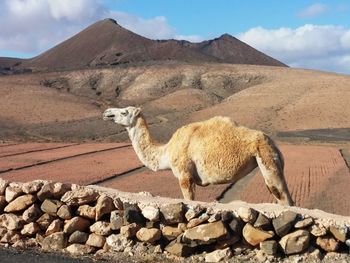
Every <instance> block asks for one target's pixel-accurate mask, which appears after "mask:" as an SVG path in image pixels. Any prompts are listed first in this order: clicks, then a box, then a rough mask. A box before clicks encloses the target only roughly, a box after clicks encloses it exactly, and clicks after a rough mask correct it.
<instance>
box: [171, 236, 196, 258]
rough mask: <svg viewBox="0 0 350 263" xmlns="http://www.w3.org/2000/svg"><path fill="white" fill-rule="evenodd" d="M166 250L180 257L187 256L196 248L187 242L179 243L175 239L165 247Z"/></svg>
mask: <svg viewBox="0 0 350 263" xmlns="http://www.w3.org/2000/svg"><path fill="white" fill-rule="evenodd" d="M165 251H167V252H169V253H170V254H173V255H176V256H178V257H187V256H189V255H191V254H192V253H193V251H194V249H193V248H192V247H189V246H188V245H186V244H182V243H177V242H176V240H174V241H172V242H170V243H169V244H168V245H167V246H166V247H165Z"/></svg>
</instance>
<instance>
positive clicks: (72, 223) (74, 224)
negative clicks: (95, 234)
mask: <svg viewBox="0 0 350 263" xmlns="http://www.w3.org/2000/svg"><path fill="white" fill-rule="evenodd" d="M89 226H90V222H89V220H87V219H85V218H82V217H80V216H76V217H73V218H72V219H69V220H67V221H66V222H65V224H64V228H63V232H64V233H67V234H71V233H73V232H74V231H77V230H79V231H84V230H86V229H88V227H89Z"/></svg>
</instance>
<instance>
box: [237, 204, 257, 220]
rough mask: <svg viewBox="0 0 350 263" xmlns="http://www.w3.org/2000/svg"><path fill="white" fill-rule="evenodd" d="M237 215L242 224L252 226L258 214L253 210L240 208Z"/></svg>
mask: <svg viewBox="0 0 350 263" xmlns="http://www.w3.org/2000/svg"><path fill="white" fill-rule="evenodd" d="M237 214H238V216H239V217H240V218H241V219H242V220H243V221H244V222H246V223H250V224H254V222H255V220H256V219H257V217H258V214H259V212H258V211H256V210H255V209H253V208H249V207H240V208H239V209H238V211H237Z"/></svg>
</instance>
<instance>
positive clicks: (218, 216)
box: [208, 213, 221, 223]
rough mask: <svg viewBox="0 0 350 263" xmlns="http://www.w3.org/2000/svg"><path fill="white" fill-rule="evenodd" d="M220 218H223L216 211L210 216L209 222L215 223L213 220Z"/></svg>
mask: <svg viewBox="0 0 350 263" xmlns="http://www.w3.org/2000/svg"><path fill="white" fill-rule="evenodd" d="M220 219H221V214H220V213H214V214H212V215H211V216H210V217H209V219H208V222H209V223H213V222H216V221H219V220H220Z"/></svg>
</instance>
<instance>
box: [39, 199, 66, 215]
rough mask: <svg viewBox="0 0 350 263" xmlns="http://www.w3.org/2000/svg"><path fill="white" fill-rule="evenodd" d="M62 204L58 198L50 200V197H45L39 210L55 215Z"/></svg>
mask: <svg viewBox="0 0 350 263" xmlns="http://www.w3.org/2000/svg"><path fill="white" fill-rule="evenodd" d="M62 205H63V203H62V202H61V201H58V200H52V199H45V200H44V202H43V203H42V204H41V207H40V209H41V211H43V212H44V213H47V214H49V215H53V216H56V215H57V211H58V209H59V208H60V207H61V206H62Z"/></svg>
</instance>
